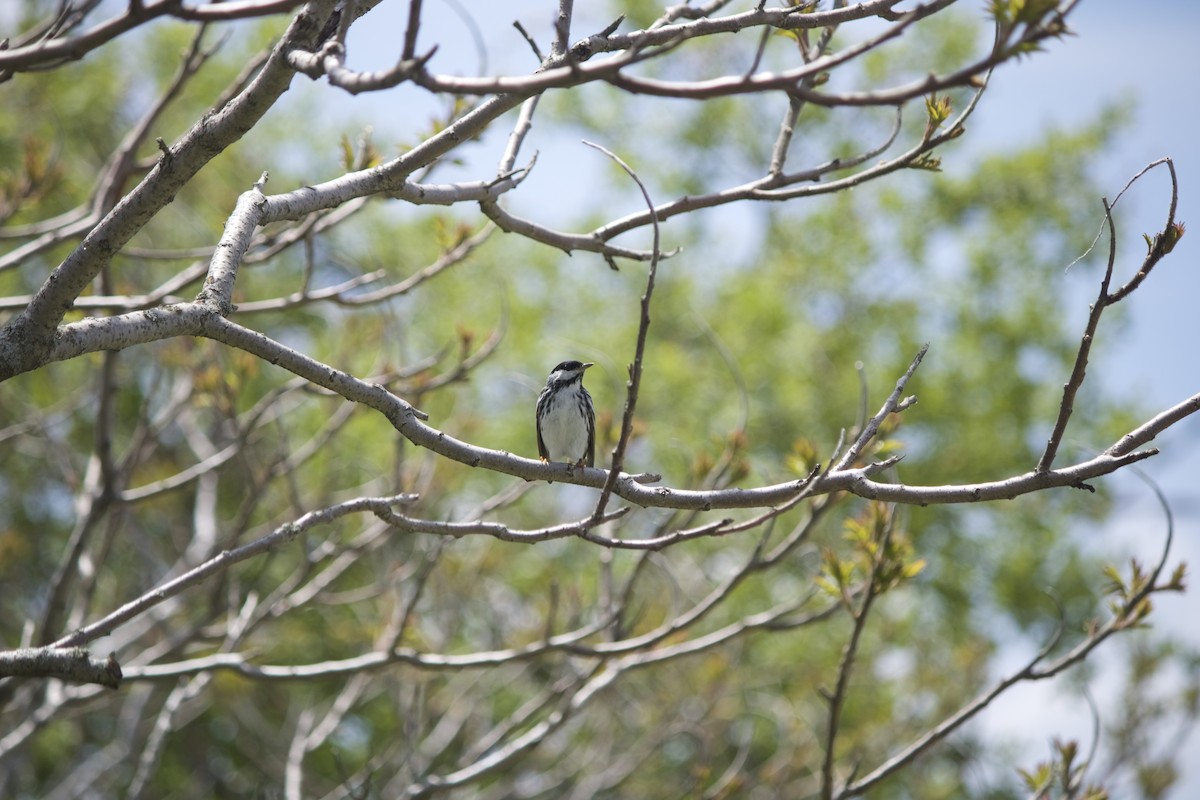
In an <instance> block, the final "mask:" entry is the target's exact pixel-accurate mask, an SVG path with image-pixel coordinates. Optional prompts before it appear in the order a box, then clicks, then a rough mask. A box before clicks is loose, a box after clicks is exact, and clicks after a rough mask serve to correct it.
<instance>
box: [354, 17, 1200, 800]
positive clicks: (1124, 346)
mask: <svg viewBox="0 0 1200 800" xmlns="http://www.w3.org/2000/svg"><path fill="white" fill-rule="evenodd" d="M460 2H461V4H460ZM554 5H555V3H554V2H551V0H521V1H520V2H515V3H511V4H498V3H496V4H493V3H484V2H481V1H480V0H453V1H452V0H441V1H440V2H438V1H437V0H435V1H434V2H428V3H426V5H425V13H426V14H427V15H428V18H429V23H428V24H427V25H426V27H425V29H424V30H423V37H424V41H425V42H426V44H428V43H431V42H433V41H437V42H439V45H440V49H439V52H438V54H437V57H436V58H435V60H434V61H433V62H432V66H433V68H434V69H435V71H447V72H458V73H460V74H481V73H484V72H486V71H487V70H489V69H490V70H492V71H497V70H499V71H502V72H507V73H509V74H521V73H523V72H524V71H527V70H528V69H529V68H530V64H531V60H532V56H531V54H530V52H529V49H528V47H527V46H525V45H524V44H523V42H522V41H521V40H520V38H519V37H518V36H517V35H516V33H515V32H514V30H513V28H512V26H511V23H512V20H513V19H520V20H521V21H522V22H523V23H524V24H525V27H526V28H528V29H529V30H530V31H531V32H534V33H535V35H536V36H538V38H540V39H541V40H542V41H543V42H545V41H546V39H547V36H548V30H549V25H550V18H551V10H552V8H553V6H554ZM576 5H577V11H576V20H575V21H576V26H575V28H574V30H575V31H576V33H577V34H581V33H583V32H588V31H591V30H595V29H598V28H600V27H603V24H604V23H605V22H607V21H608V20H607V19H604V20H601V19H599V18H594V17H592V16H589V12H591V9H590V8H589V7H588V5H587V4H584V3H577V4H576ZM964 5H966V6H967V7H971V3H970V2H966V3H965V4H964ZM406 6H407V4H404V3H401V4H398V5H397V4H386V5H385V6H384V7H383V8H380V9H377V11H376V12H372V15H371V18H372V19H374V20H375V21H374V22H373V23H372V24H371V25H368V26H359V27H358V28H355V29H354V30H355V31H358V32H359V33H358V35H359V36H361V37H362V38H361V39H360V40H358V42H356V41H355V40H354V39H352V40H351V47H350V55H351V61H350V65H351V66H352V67H358V68H365V69H380V68H384V67H386V66H389V65H390V63H388V62H387V61H386V57H385V58H384V59H382V60H381V59H380V58H379V54H380V53H389V52H394V50H395V49H396V47H397V44H396V43H397V42H398V40H399V37H400V35H401V32H402V31H403V26H404V20H403V18H402V17H399V16H388V15H389V14H391V15H398V14H400V13H402V11H403V9H404V8H406ZM975 6H976V7H978V9H979V13H980V16H981V18H982V16H983V12H984V9H985V7H986V6H985V2H984V0H978V2H976V3H975ZM463 10H466V12H467V13H461V12H462V11H463ZM380 12H384V13H383V14H380ZM591 13H594V12H591ZM468 16H469V17H470V21H467V17H468ZM473 25H474V26H477V28H473V27H472V26H473ZM443 26H445V27H443ZM1068 27H1069V29H1070V30H1071V31H1072V32H1073V34H1074V35H1072V36H1069V37H1066V38H1064V39H1063V40H1061V41H1052V42H1049V43H1047V44H1046V46H1045V50H1044V52H1041V53H1037V54H1035V55H1034V56H1032V57H1029V58H1025V59H1022V60H1021V61H1019V62H1016V63H1013V64H1007V65H1005V66H1003V67H1002V68H1001V69H999V70H997V71H996V73H995V74H994V75H993V77H992V82H991V85H990V87H989V90H988V93H987V96H986V97H985V98H984V101H983V103H982V105H981V107H980V109H979V110H978V111H977V112H976V115H975V116H974V117H973V118H972V120H971V124H970V126H969V130H968V134H967V137H964V138H965V139H969V141H970V144H969V147H970V148H971V149H972V150H975V151H976V152H984V151H988V150H1003V149H1008V148H1013V147H1018V146H1021V145H1022V144H1026V143H1029V142H1031V141H1036V140H1037V139H1038V138H1039V137H1042V136H1044V135H1045V133H1046V131H1047V130H1048V129H1050V128H1053V127H1057V128H1065V129H1071V128H1075V127H1078V126H1080V125H1082V124H1084V123H1087V122H1090V121H1092V120H1094V119H1095V118H1096V115H1097V113H1098V111H1099V110H1100V109H1101V108H1103V107H1104V106H1106V105H1107V104H1111V103H1114V102H1116V103H1121V104H1123V105H1126V106H1127V107H1128V108H1131V109H1132V114H1131V122H1130V123H1129V125H1128V127H1127V128H1126V129H1125V130H1124V131H1123V132H1122V133H1121V134H1120V136H1119V138H1118V139H1117V145H1116V147H1115V148H1114V149H1112V150H1111V151H1109V153H1108V155H1107V156H1106V158H1105V159H1104V160H1103V161H1102V162H1100V163H1097V164H1095V165H1094V169H1095V175H1096V176H1097V178H1098V179H1099V182H1100V184H1101V186H1103V187H1104V191H1105V192H1106V195H1107V197H1108V198H1109V199H1110V200H1111V199H1112V198H1114V197H1116V195H1117V193H1118V192H1119V191H1120V190H1121V188H1122V187H1123V186H1124V185H1125V183H1126V182H1127V181H1128V180H1129V179H1130V178H1132V177H1133V176H1134V175H1135V174H1136V173H1137V172H1139V171H1140V170H1141V169H1142V168H1143V167H1145V166H1146V165H1147V164H1149V163H1150V162H1152V161H1154V160H1156V159H1159V158H1162V157H1164V156H1170V157H1171V158H1172V159H1173V160H1174V163H1175V166H1176V169H1177V172H1178V179H1179V184H1180V191H1179V207H1178V212H1177V218H1178V219H1180V220H1183V221H1184V222H1188V221H1189V220H1194V222H1193V227H1192V229H1191V231H1190V232H1189V234H1188V235H1185V236H1184V238H1183V239H1182V240H1181V241H1180V243H1179V245H1178V246H1177V248H1176V249H1175V252H1174V253H1173V254H1172V255H1171V256H1170V257H1169V258H1167V259H1166V260H1164V261H1163V262H1162V263H1160V265H1159V266H1158V267H1157V268H1156V271H1155V273H1154V274H1152V275H1151V277H1150V279H1149V280H1148V281H1147V282H1146V284H1145V285H1144V286H1143V287H1142V288H1141V289H1139V290H1138V291H1137V292H1136V293H1135V294H1134V295H1133V296H1132V297H1131V298H1130V299H1129V300H1127V301H1126V303H1125V305H1126V307H1125V308H1124V309H1123V310H1122V314H1123V316H1124V324H1123V325H1122V326H1120V327H1111V326H1110V327H1107V328H1106V327H1105V326H1104V325H1103V323H1102V326H1101V329H1100V337H1101V339H1102V341H1103V346H1104V348H1106V349H1105V351H1104V355H1105V359H1106V360H1105V361H1104V367H1105V368H1104V370H1103V371H1101V370H1100V369H1098V368H1094V369H1093V370H1091V371H1090V372H1091V373H1092V374H1089V381H1100V382H1102V383H1103V385H1104V388H1105V390H1106V391H1109V392H1115V393H1117V394H1118V395H1120V396H1123V397H1128V398H1133V399H1135V400H1137V401H1138V402H1139V403H1141V404H1142V407H1144V408H1147V409H1150V410H1151V412H1150V413H1153V412H1154V411H1156V410H1162V409H1165V408H1168V407H1170V406H1172V405H1174V404H1176V403H1178V402H1181V401H1183V400H1184V399H1186V398H1188V397H1190V396H1191V395H1193V394H1195V393H1197V392H1200V355H1197V340H1198V338H1200V337H1198V331H1197V328H1198V324H1197V323H1198V319H1200V316H1198V315H1197V314H1196V311H1195V303H1196V300H1197V298H1200V264H1198V263H1197V260H1198V259H1197V254H1200V213H1198V212H1197V211H1196V202H1195V200H1194V198H1195V197H1197V196H1200V110H1198V107H1197V103H1196V102H1195V101H1196V100H1197V99H1200V95H1198V93H1197V91H1196V89H1195V81H1196V79H1197V76H1200V3H1197V2H1195V0H1152V1H1151V2H1144V3H1134V4H1131V3H1129V2H1127V0H1083V2H1082V3H1081V4H1080V5H1079V7H1078V8H1077V9H1076V10H1075V11H1074V12H1073V13H1072V14H1071V16H1070V17H1069V19H1068ZM439 28H440V29H441V31H442V33H441V34H440V36H439V34H437V33H435V31H436V30H438V29H439ZM455 30H457V31H458V35H451V34H448V33H447V31H455ZM464 31H466V32H469V33H471V34H472V35H471V36H465V35H462V34H463V32H464ZM426 34H428V36H427V37H426ZM477 41H479V42H481V43H483V45H484V48H483V50H482V51H481V50H480V49H479V48H477V46H476V42H477ZM481 52H483V53H484V54H485V56H486V58H487V63H486V64H481V63H479V58H480V53H481ZM356 57H357V58H361V59H362V61H358V63H356ZM406 97H410V98H411V97H412V95H411V94H409V95H406ZM344 102H346V103H347V104H348V105H347V109H348V110H349V109H350V108H355V109H358V110H360V111H361V110H362V109H363V108H364V107H365V106H369V105H370V104H373V103H377V102H378V96H376V97H370V96H367V97H360V98H358V99H354V100H351V99H348V98H347V99H346V100H345V101H344ZM417 102H420V101H419V100H418V101H417ZM393 113H395V114H396V116H397V118H400V117H403V118H408V119H414V118H418V117H419V116H420V114H419V113H417V110H416V109H414V108H413V107H405V108H404V109H403V110H402V111H399V110H397V111H394V112H393ZM368 116H370V114H368ZM577 145H578V142H571V143H564V144H562V145H561V146H562V147H563V152H555V150H556V146H554V145H551V148H552V151H551V152H549V153H546V152H544V153H543V154H542V158H540V159H539V164H538V169H537V170H535V172H534V176H533V177H531V179H530V181H529V182H528V183H527V184H526V186H523V187H522V192H521V193H520V194H523V195H525V198H529V197H536V196H537V193H538V191H539V190H538V181H539V180H545V179H544V178H542V177H541V175H547V173H550V175H551V177H552V174H553V170H554V169H555V167H553V166H548V164H553V163H554V161H553V159H554V158H556V157H558V158H564V159H570V158H574V159H579V158H580V152H582V148H579V147H577ZM538 146H539V147H543V148H545V147H546V143H545V142H539V143H538ZM571 148H574V149H571ZM584 157H585V158H586V157H587V156H586V155H585V156H584ZM957 159H958V156H957V155H956V156H955V160H957ZM572 167H574V168H577V167H578V165H577V164H571V163H570V162H568V168H572ZM947 168H950V163H949V162H948V163H947ZM538 173H541V175H539V174H538ZM474 177H478V175H476V176H474ZM551 183H552V181H551ZM1169 198H1170V194H1169V181H1168V180H1167V172H1166V171H1165V169H1163V168H1159V169H1157V170H1155V171H1154V172H1153V173H1152V174H1151V175H1149V176H1147V177H1146V178H1143V179H1142V180H1141V181H1139V182H1138V184H1137V185H1136V186H1135V187H1134V189H1132V190H1131V191H1130V193H1129V194H1128V195H1127V196H1126V197H1125V198H1124V199H1122V200H1121V203H1120V204H1119V205H1118V206H1117V209H1116V220H1117V224H1118V242H1119V244H1120V248H1119V251H1118V254H1119V255H1118V262H1117V264H1118V266H1117V270H1118V276H1126V277H1127V276H1129V275H1130V274H1131V273H1132V272H1133V271H1135V270H1136V267H1137V265H1139V264H1140V262H1141V257H1142V255H1143V254H1144V253H1145V245H1144V243H1143V242H1142V236H1141V235H1142V234H1143V233H1150V234H1153V233H1154V232H1156V231H1159V230H1161V228H1162V226H1163V223H1164V221H1165V219H1166V210H1167V204H1168V202H1169ZM556 202H561V193H556ZM543 205H544V204H543ZM1102 221H1103V218H1102V214H1101V207H1100V201H1099V198H1097V216H1096V230H1097V231H1099V229H1100V225H1101V223H1102ZM1100 246H1101V247H1107V241H1106V240H1105V241H1102V242H1101V245H1100ZM1064 266H1065V265H1064ZM1122 270H1124V271H1122ZM1097 279H1098V278H1097ZM1118 280H1121V278H1120V277H1118ZM1076 301H1078V302H1079V304H1080V308H1078V309H1065V310H1064V313H1071V314H1072V318H1075V317H1076V316H1077V317H1078V318H1081V319H1082V318H1083V315H1084V314H1085V313H1086V303H1087V302H1088V301H1087V299H1086V298H1065V299H1064V302H1076ZM1106 335H1107V336H1108V338H1104V337H1105V336H1106ZM1085 391H1086V389H1085ZM1198 443H1200V419H1191V420H1189V421H1186V422H1185V423H1183V424H1180V425H1178V426H1176V427H1175V428H1173V429H1172V430H1170V431H1168V432H1167V433H1166V434H1164V435H1163V436H1161V437H1160V438H1159V440H1158V441H1157V442H1156V445H1157V446H1159V447H1161V448H1162V449H1163V451H1164V453H1163V455H1160V456H1158V457H1156V458H1154V459H1151V460H1149V461H1147V462H1143V463H1142V469H1143V470H1144V472H1145V473H1146V474H1147V475H1148V476H1149V477H1150V478H1152V479H1153V480H1154V481H1156V482H1157V483H1158V485H1159V486H1160V487H1161V488H1162V489H1163V491H1164V493H1165V494H1166V496H1167V498H1168V500H1169V502H1170V505H1171V510H1172V512H1173V514H1174V518H1175V525H1176V531H1175V544H1174V549H1173V556H1172V563H1174V562H1175V561H1178V560H1184V561H1187V562H1188V563H1189V564H1191V565H1193V567H1194V569H1200V482H1198V481H1197V477H1196V476H1197V475H1198V474H1200V453H1198V452H1197V447H1196V445H1197V444H1198ZM1105 480H1106V482H1107V483H1108V485H1110V486H1111V487H1113V488H1114V489H1115V491H1116V493H1117V498H1118V506H1119V508H1120V510H1119V512H1118V513H1117V514H1116V515H1114V517H1113V519H1112V520H1111V521H1110V523H1109V524H1108V525H1107V527H1106V528H1104V529H1102V530H1088V531H1079V532H1078V533H1077V535H1078V536H1080V537H1083V539H1084V541H1087V540H1088V537H1091V538H1092V539H1094V540H1095V541H1096V543H1097V546H1098V547H1102V548H1104V550H1105V552H1111V551H1112V550H1114V549H1115V550H1117V551H1124V552H1126V553H1128V554H1129V555H1136V556H1137V557H1139V558H1140V559H1141V560H1142V561H1143V562H1151V563H1152V562H1153V561H1154V560H1155V559H1156V558H1157V556H1158V554H1159V552H1160V550H1161V545H1162V541H1163V532H1164V521H1163V515H1162V511H1161V510H1160V508H1159V507H1158V505H1157V503H1156V501H1155V500H1154V496H1153V494H1152V492H1151V491H1150V490H1149V489H1148V488H1146V486H1145V485H1144V484H1143V483H1142V482H1141V481H1140V479H1138V478H1137V477H1136V476H1134V475H1132V474H1128V473H1124V474H1118V475H1116V476H1112V477H1110V478H1106V479H1105ZM1193 583H1195V581H1193ZM1154 620H1155V625H1156V626H1157V627H1159V628H1161V629H1163V630H1165V631H1169V632H1171V633H1173V634H1175V635H1177V636H1179V637H1180V638H1182V639H1184V640H1185V641H1187V642H1189V643H1190V644H1191V645H1192V646H1194V647H1197V648H1200V625H1197V623H1196V620H1200V585H1198V586H1196V587H1195V588H1194V589H1193V590H1192V591H1191V592H1190V593H1188V594H1186V595H1183V596H1177V595H1173V596H1165V597H1161V598H1160V599H1159V600H1158V601H1157V602H1156V613H1155V617H1154ZM1027 645H1028V643H1027V642H1022V643H1020V644H1018V645H1014V647H1012V648H1010V652H1009V653H1007V655H1006V657H1005V659H1004V661H1005V664H1006V665H1008V666H1015V665H1016V664H1017V663H1019V661H1020V660H1021V659H1022V658H1024V657H1026V656H1027V655H1028V652H1027ZM1114 664H1115V662H1114V661H1113V660H1112V659H1106V658H1105V657H1104V656H1103V655H1102V656H1101V658H1100V659H1099V660H1098V661H1097V666H1098V667H1099V668H1100V670H1099V674H1098V676H1097V679H1096V681H1095V684H1094V686H1095V689H1096V702H1097V705H1098V706H1099V707H1100V711H1101V714H1102V715H1103V714H1104V713H1110V714H1111V713H1115V709H1117V708H1118V707H1119V705H1118V704H1119V700H1120V698H1119V697H1115V696H1112V695H1113V692H1112V689H1113V688H1114V687H1116V686H1117V685H1119V684H1118V683H1117V678H1118V675H1117V674H1116V667H1115V666H1114ZM979 724H980V726H981V728H982V729H983V730H984V731H988V732H996V733H1002V734H1008V735H1012V736H1014V737H1021V736H1024V737H1026V739H1027V740H1028V745H1029V752H1028V754H1026V756H1025V760H1024V761H1023V762H1022V763H1026V764H1031V763H1032V760H1031V759H1037V758H1044V757H1045V756H1046V754H1047V753H1048V752H1049V750H1048V747H1049V742H1050V739H1051V737H1052V736H1061V737H1068V738H1069V737H1075V738H1078V739H1080V740H1081V741H1082V742H1084V743H1086V742H1088V741H1090V738H1091V726H1092V718H1091V713H1090V711H1089V710H1088V709H1087V707H1086V705H1085V704H1084V703H1083V702H1082V701H1081V700H1080V699H1079V698H1078V696H1077V694H1076V693H1075V692H1074V691H1073V690H1067V689H1066V688H1065V687H1064V685H1063V684H1061V683H1056V682H1053V681H1051V682H1046V683H1044V684H1037V685H1034V686H1031V687H1028V688H1026V689H1022V690H1021V691H1020V692H1019V693H1018V694H1017V695H1015V697H1014V698H1013V699H1010V700H1008V701H1007V702H1005V703H1001V704H998V706H997V707H996V708H994V709H989V710H988V711H987V712H986V713H985V714H984V716H983V719H982V720H981V722H980V723H979ZM1031 731H1033V732H1034V733H1032V734H1031ZM1184 747H1185V750H1184V753H1185V756H1184V757H1183V758H1181V759H1180V766H1181V767H1182V768H1183V770H1184V774H1183V778H1182V780H1181V781H1180V783H1179V785H1178V786H1177V787H1176V790H1175V792H1174V793H1173V795H1172V797H1175V798H1192V797H1200V735H1197V734H1196V733H1195V732H1193V734H1192V735H1191V736H1190V738H1189V739H1188V741H1187V743H1186V744H1185V746H1184ZM1126 788H1128V787H1126ZM1123 794H1124V793H1123V792H1117V793H1116V794H1115V795H1114V796H1122V795H1123Z"/></svg>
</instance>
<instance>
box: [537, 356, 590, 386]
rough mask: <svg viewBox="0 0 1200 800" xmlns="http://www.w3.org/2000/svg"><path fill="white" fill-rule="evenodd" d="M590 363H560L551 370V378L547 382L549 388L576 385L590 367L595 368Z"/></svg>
mask: <svg viewBox="0 0 1200 800" xmlns="http://www.w3.org/2000/svg"><path fill="white" fill-rule="evenodd" d="M593 366H595V364H593V363H592V362H590V361H563V362H560V363H559V364H558V365H557V366H556V367H555V368H554V369H552V370H550V377H549V378H548V379H547V380H546V385H547V386H555V385H560V386H561V385H564V384H568V383H574V382H575V381H577V380H580V379H581V378H582V377H583V373H584V372H585V371H586V370H587V368H588V367H593Z"/></svg>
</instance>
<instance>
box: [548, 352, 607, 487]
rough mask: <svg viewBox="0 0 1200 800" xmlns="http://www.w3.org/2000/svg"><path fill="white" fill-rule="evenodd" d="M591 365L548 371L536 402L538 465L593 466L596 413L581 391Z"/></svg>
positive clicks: (585, 392)
mask: <svg viewBox="0 0 1200 800" xmlns="http://www.w3.org/2000/svg"><path fill="white" fill-rule="evenodd" d="M592 366H595V365H594V364H592V363H591V362H583V361H563V362H561V363H560V364H558V366H556V367H555V368H554V369H553V370H551V371H550V377H549V378H547V379H546V388H544V389H542V393H541V394H540V395H538V401H537V443H538V454H539V455H541V457H542V461H565V462H567V463H568V464H572V465H574V466H577V467H582V466H589V467H591V466H594V465H595V462H596V412H595V410H594V409H593V408H592V396H591V395H590V394H588V390H587V389H585V388H583V373H584V372H585V371H587V368H588V367H592Z"/></svg>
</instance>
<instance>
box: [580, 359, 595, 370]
mask: <svg viewBox="0 0 1200 800" xmlns="http://www.w3.org/2000/svg"><path fill="white" fill-rule="evenodd" d="M594 366H596V365H595V364H593V363H592V362H591V361H585V362H584V364H583V368H584V369H587V368H588V367H594Z"/></svg>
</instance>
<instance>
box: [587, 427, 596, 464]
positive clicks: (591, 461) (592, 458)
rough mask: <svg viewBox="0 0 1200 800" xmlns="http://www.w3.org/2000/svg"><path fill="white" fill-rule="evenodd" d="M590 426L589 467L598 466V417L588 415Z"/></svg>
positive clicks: (588, 444) (588, 442)
mask: <svg viewBox="0 0 1200 800" xmlns="http://www.w3.org/2000/svg"><path fill="white" fill-rule="evenodd" d="M587 418H588V420H587V424H588V441H587V453H586V459H587V465H588V466H589V467H594V466H596V415H595V414H588V415H587Z"/></svg>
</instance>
